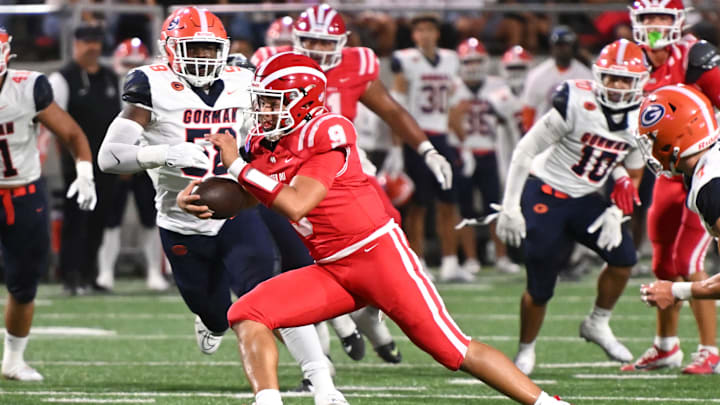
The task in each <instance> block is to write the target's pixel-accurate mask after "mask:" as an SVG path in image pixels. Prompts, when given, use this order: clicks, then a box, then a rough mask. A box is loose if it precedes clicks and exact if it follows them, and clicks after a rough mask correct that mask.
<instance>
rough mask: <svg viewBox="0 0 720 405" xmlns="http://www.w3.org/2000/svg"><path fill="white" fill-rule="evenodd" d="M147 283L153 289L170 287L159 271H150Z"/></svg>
mask: <svg viewBox="0 0 720 405" xmlns="http://www.w3.org/2000/svg"><path fill="white" fill-rule="evenodd" d="M98 280H99V278H98ZM145 283H146V284H147V287H148V289H150V290H152V291H165V290H167V289H168V288H170V284H169V283H168V282H167V280H166V279H165V277H163V275H162V274H160V273H159V272H148V276H147V280H145Z"/></svg>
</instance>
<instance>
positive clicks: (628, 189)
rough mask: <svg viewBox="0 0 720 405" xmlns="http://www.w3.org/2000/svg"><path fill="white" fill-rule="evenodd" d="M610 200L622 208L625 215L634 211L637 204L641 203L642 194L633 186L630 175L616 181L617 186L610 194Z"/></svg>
mask: <svg viewBox="0 0 720 405" xmlns="http://www.w3.org/2000/svg"><path fill="white" fill-rule="evenodd" d="M610 200H612V202H613V203H615V205H617V206H618V208H620V210H621V211H622V212H623V214H624V215H630V214H632V213H633V209H635V206H636V205H640V204H641V203H640V196H639V195H638V192H637V189H636V188H635V186H633V183H632V180H630V177H628V176H624V177H621V178H619V179H617V181H615V187H613V191H612V193H611V194H610Z"/></svg>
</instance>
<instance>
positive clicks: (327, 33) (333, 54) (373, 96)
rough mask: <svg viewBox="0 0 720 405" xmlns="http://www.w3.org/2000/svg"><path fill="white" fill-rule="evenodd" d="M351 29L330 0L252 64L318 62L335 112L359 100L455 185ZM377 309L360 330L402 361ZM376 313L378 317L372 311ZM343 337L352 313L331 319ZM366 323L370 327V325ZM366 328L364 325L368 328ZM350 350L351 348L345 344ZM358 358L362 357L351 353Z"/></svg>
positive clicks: (349, 113)
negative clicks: (274, 59) (279, 58)
mask: <svg viewBox="0 0 720 405" xmlns="http://www.w3.org/2000/svg"><path fill="white" fill-rule="evenodd" d="M348 35H349V32H348V31H347V29H346V28H345V21H344V20H343V19H342V17H341V16H340V14H339V13H338V12H337V11H336V10H334V9H333V8H331V7H330V6H328V5H327V4H322V5H317V6H313V7H310V8H308V9H306V10H305V11H304V12H303V13H302V14H300V16H299V17H298V18H297V19H296V20H295V24H294V26H293V44H294V45H293V46H279V47H273V46H268V47H263V48H260V49H258V50H257V51H256V52H255V54H254V55H253V56H252V58H251V62H252V63H253V64H254V65H256V66H258V65H259V64H260V63H262V62H263V61H264V60H266V59H267V58H268V57H270V56H272V55H275V54H277V53H279V52H286V51H289V50H293V49H294V50H295V51H296V52H300V53H303V54H305V55H307V56H309V57H310V58H312V59H313V60H315V61H316V62H317V63H318V64H319V65H320V66H321V68H322V70H323V71H324V72H325V74H326V77H327V95H326V98H325V105H326V106H327V107H328V108H329V109H330V111H332V112H334V113H337V114H341V115H343V116H344V117H346V118H347V119H349V120H351V121H353V120H354V119H355V116H356V114H357V103H358V101H359V102H361V103H363V104H364V105H365V106H367V107H368V108H369V109H370V110H372V111H373V112H374V113H375V114H377V115H378V116H380V118H382V119H383V120H384V121H385V122H386V123H387V124H388V125H389V126H390V128H391V129H392V130H393V132H394V133H396V134H398V135H400V136H402V137H403V140H404V141H405V142H406V143H408V144H409V145H410V146H411V147H412V148H413V149H415V150H417V151H418V153H419V154H420V155H422V156H423V157H424V161H425V163H426V164H427V165H428V167H429V168H430V169H431V171H432V173H433V174H434V175H435V176H436V178H437V180H438V182H440V184H441V186H442V188H449V187H450V186H451V184H452V169H451V167H450V164H449V163H448V162H447V160H445V158H444V157H443V156H442V155H440V153H438V152H437V150H436V149H435V148H434V147H433V146H432V144H431V143H430V141H429V140H428V139H427V137H426V136H425V133H424V132H423V131H422V130H421V129H420V127H419V126H418V125H417V123H416V122H415V120H414V119H413V118H412V116H410V114H409V113H408V112H407V111H406V110H405V108H403V107H402V106H401V105H400V104H398V103H397V102H396V101H395V100H394V99H393V98H392V97H391V96H390V94H389V93H388V91H387V89H386V88H385V85H383V83H382V81H380V79H379V78H378V75H379V63H378V59H377V56H376V55H375V53H374V52H373V51H372V50H371V49H369V48H364V47H345V44H346V43H347V37H348ZM370 181H371V182H372V183H373V186H374V187H376V188H377V190H378V191H379V192H381V193H382V188H381V187H380V185H379V184H378V183H377V182H376V181H375V179H374V178H370ZM380 196H381V197H382V198H383V203H384V206H385V207H386V210H388V212H390V213H391V214H392V215H393V216H394V217H395V218H399V214H398V213H397V210H395V208H394V207H393V205H392V203H391V202H390V200H389V199H388V198H387V197H386V196H385V195H384V194H380ZM376 313H377V311H363V313H362V314H356V315H355V318H356V321H357V322H358V324H359V325H360V326H361V328H360V329H361V331H362V332H363V333H365V334H366V335H367V336H368V338H369V339H370V340H371V343H372V344H373V347H374V348H375V350H376V351H377V352H378V354H379V355H380V356H381V357H382V358H383V359H384V360H385V361H388V362H391V363H397V362H399V361H400V354H399V352H398V351H397V349H396V347H395V343H394V342H393V341H392V338H391V337H390V335H389V332H387V328H385V327H384V325H383V324H382V323H379V322H377V316H376ZM371 314H373V315H371ZM331 323H332V325H333V327H334V328H335V329H336V332H337V333H338V336H339V337H340V338H341V340H343V341H344V342H348V341H350V339H352V338H353V337H354V336H357V335H355V329H354V326H355V325H353V323H352V322H349V319H348V318H347V317H343V318H341V319H337V320H334V321H333V322H331ZM365 325H367V326H365ZM363 326H365V327H363ZM344 346H345V347H344V348H345V349H346V352H348V353H349V354H350V351H348V350H350V346H347V345H344ZM351 357H353V358H355V359H358V357H360V358H361V356H355V355H354V354H351Z"/></svg>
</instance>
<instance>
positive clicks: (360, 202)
mask: <svg viewBox="0 0 720 405" xmlns="http://www.w3.org/2000/svg"><path fill="white" fill-rule="evenodd" d="M356 139H357V134H356V132H355V127H354V126H353V124H352V123H351V122H350V121H349V120H348V119H347V118H345V117H343V116H341V115H338V114H334V113H325V114H321V115H318V116H316V117H315V118H313V119H312V120H311V121H309V122H308V123H307V124H305V125H303V126H302V127H299V128H297V129H296V130H295V131H293V132H292V133H290V134H289V135H286V136H284V137H282V138H280V140H279V141H278V142H277V144H276V145H272V146H271V145H269V144H268V141H267V140H265V138H264V137H263V136H262V134H259V133H257V131H256V130H253V132H252V133H251V136H249V137H248V140H247V143H246V152H247V154H248V155H249V159H250V164H251V165H252V167H254V168H255V169H258V170H259V171H261V172H263V173H265V174H266V175H268V176H270V177H271V178H273V179H274V180H276V181H279V182H281V183H284V184H290V182H291V181H292V179H293V178H294V177H295V176H296V175H298V174H300V175H302V176H307V177H313V178H316V176H315V175H314V174H316V173H317V178H318V179H319V178H320V177H323V178H327V177H328V176H327V170H322V168H317V167H313V168H310V167H311V164H308V165H307V166H306V163H308V161H310V160H312V158H313V157H314V156H317V155H321V154H326V153H328V152H331V151H340V152H342V153H343V154H344V164H343V165H342V167H340V168H339V170H337V172H336V173H335V176H334V179H333V180H332V183H331V184H330V186H329V188H328V192H327V195H326V196H325V198H324V199H323V200H322V201H321V202H320V203H319V204H318V205H317V206H316V207H315V208H313V209H312V210H310V212H309V213H308V214H307V215H306V216H305V217H304V218H302V219H300V220H299V221H297V222H293V227H294V228H295V231H296V232H297V233H298V234H299V235H300V236H301V237H302V239H303V242H304V243H305V245H306V246H307V247H308V249H309V250H310V254H311V255H312V257H313V258H314V259H315V260H321V259H324V258H328V257H330V256H332V255H334V254H336V253H338V252H341V251H343V250H345V249H348V248H351V247H352V245H353V244H355V243H358V242H360V241H362V240H363V239H365V238H366V237H368V236H369V235H370V234H372V233H373V232H374V231H376V230H377V229H378V228H380V227H381V226H383V225H385V224H387V223H388V221H390V217H389V216H388V214H387V213H386V212H385V209H384V207H383V203H382V201H381V200H380V196H379V195H378V193H377V191H376V189H375V188H374V187H373V186H372V185H371V184H370V183H369V182H368V178H367V175H365V173H363V171H362V167H361V164H360V158H359V156H358V152H357V147H356ZM333 153H334V152H333ZM330 177H332V176H330ZM321 181H322V180H321ZM322 182H323V184H325V182H324V181H322ZM326 185H327V184H326Z"/></svg>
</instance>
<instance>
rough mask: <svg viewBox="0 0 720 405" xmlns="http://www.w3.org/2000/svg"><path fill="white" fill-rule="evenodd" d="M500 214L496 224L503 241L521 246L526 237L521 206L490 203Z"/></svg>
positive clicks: (496, 229)
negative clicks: (507, 206) (511, 206)
mask: <svg viewBox="0 0 720 405" xmlns="http://www.w3.org/2000/svg"><path fill="white" fill-rule="evenodd" d="M490 207H491V208H493V209H495V210H497V211H498V213H499V215H498V217H497V223H496V224H495V233H496V234H497V236H498V238H500V240H501V241H503V242H505V243H506V244H508V245H510V246H514V247H518V246H520V243H522V240H523V239H525V236H526V232H525V217H523V214H522V210H521V209H520V207H513V208H510V209H508V208H505V207H503V206H501V205H500V204H490Z"/></svg>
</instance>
